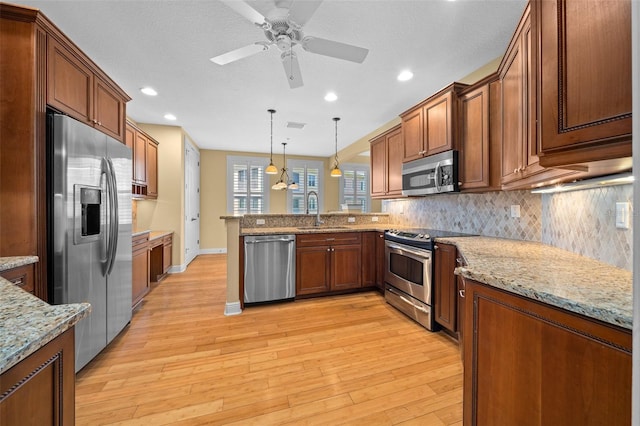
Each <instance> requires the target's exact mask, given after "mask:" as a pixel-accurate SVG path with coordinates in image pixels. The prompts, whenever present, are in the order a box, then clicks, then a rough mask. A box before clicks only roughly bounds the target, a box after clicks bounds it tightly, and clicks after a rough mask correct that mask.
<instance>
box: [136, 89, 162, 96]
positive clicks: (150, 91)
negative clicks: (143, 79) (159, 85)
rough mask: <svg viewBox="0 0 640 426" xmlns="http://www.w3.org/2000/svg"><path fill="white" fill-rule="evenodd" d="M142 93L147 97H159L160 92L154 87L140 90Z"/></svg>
mask: <svg viewBox="0 0 640 426" xmlns="http://www.w3.org/2000/svg"><path fill="white" fill-rule="evenodd" d="M140 91H141V92H142V93H144V94H145V95H147V96H157V95H158V92H156V91H155V89H154V88H153V87H143V88H142V89H140Z"/></svg>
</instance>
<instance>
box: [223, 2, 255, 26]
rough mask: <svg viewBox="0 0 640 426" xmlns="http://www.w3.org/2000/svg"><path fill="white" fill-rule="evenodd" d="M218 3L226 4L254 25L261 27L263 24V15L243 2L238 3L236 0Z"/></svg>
mask: <svg viewBox="0 0 640 426" xmlns="http://www.w3.org/2000/svg"><path fill="white" fill-rule="evenodd" d="M220 1H221V2H222V3H224V4H226V5H227V6H228V7H230V8H231V9H233V10H235V11H236V12H238V14H240V15H242V16H244V17H245V18H246V19H248V20H249V21H251V22H253V23H254V24H256V25H262V24H263V23H264V15H263V14H261V13H260V12H259V11H258V10H256V9H254V8H253V7H251V6H249V5H248V4H247V3H245V2H243V1H238V0H220Z"/></svg>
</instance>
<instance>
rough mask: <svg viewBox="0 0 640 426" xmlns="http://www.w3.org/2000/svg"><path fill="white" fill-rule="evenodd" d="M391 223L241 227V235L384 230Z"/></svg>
mask: <svg viewBox="0 0 640 426" xmlns="http://www.w3.org/2000/svg"><path fill="white" fill-rule="evenodd" d="M390 226H391V225H389V224H388V223H380V224H377V223H375V222H372V223H370V224H365V225H336V226H331V225H326V226H325V225H323V226H300V227H296V226H279V227H266V226H259V227H254V228H241V229H240V235H270V234H274V235H275V234H316V233H320V232H367V231H378V232H382V231H384V230H387V229H389V227H390Z"/></svg>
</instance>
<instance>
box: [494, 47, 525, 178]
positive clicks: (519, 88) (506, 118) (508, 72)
mask: <svg viewBox="0 0 640 426" xmlns="http://www.w3.org/2000/svg"><path fill="white" fill-rule="evenodd" d="M514 37H515V36H514ZM523 61H524V59H523V53H522V43H521V40H520V37H519V36H518V37H517V39H516V41H515V42H514V43H513V45H512V46H511V49H510V50H509V51H507V59H506V61H505V62H504V63H505V65H504V68H503V70H502V72H501V76H500V77H501V80H502V183H503V184H504V183H509V182H512V181H514V180H517V179H519V178H520V170H522V168H523V164H522V157H523V154H522V151H523V146H524V143H525V142H524V116H523V115H524V108H523V105H524V85H523V83H524V76H523V69H524V63H523Z"/></svg>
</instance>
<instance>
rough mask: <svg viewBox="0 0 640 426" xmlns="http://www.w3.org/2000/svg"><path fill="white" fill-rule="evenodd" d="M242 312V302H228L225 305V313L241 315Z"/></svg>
mask: <svg viewBox="0 0 640 426" xmlns="http://www.w3.org/2000/svg"><path fill="white" fill-rule="evenodd" d="M241 313H242V308H240V302H227V303H225V305H224V315H225V316H231V315H240V314H241Z"/></svg>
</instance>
